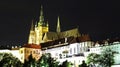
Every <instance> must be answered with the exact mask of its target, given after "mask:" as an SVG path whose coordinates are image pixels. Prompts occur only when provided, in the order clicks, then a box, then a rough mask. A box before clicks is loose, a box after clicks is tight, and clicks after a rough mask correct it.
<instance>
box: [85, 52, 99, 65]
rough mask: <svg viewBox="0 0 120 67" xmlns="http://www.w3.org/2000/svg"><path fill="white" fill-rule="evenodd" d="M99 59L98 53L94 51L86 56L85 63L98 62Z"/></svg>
mask: <svg viewBox="0 0 120 67" xmlns="http://www.w3.org/2000/svg"><path fill="white" fill-rule="evenodd" d="M99 59H100V55H99V54H96V53H91V54H89V55H88V56H87V64H90V63H91V62H92V63H94V64H95V63H98V62H99Z"/></svg>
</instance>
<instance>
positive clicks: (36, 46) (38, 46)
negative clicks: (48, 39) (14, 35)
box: [23, 44, 41, 49]
mask: <svg viewBox="0 0 120 67" xmlns="http://www.w3.org/2000/svg"><path fill="white" fill-rule="evenodd" d="M23 47H27V48H35V49H41V45H36V44H25V45H23Z"/></svg>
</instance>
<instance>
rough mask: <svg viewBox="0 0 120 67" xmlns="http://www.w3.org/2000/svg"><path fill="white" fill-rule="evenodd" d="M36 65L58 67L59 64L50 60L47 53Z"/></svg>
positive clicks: (52, 59)
mask: <svg viewBox="0 0 120 67" xmlns="http://www.w3.org/2000/svg"><path fill="white" fill-rule="evenodd" d="M38 64H39V67H42V66H44V67H58V64H59V62H57V61H56V60H55V59H54V58H52V57H51V54H50V53H47V54H44V55H42V57H41V58H40V60H39V63H38Z"/></svg>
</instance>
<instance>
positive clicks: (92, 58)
mask: <svg viewBox="0 0 120 67" xmlns="http://www.w3.org/2000/svg"><path fill="white" fill-rule="evenodd" d="M102 50H103V51H102V52H101V54H96V53H91V54H89V55H88V57H87V63H88V64H90V63H91V62H92V63H94V64H99V65H102V66H103V67H111V65H113V64H114V55H115V54H116V53H117V52H116V51H113V50H112V49H111V48H110V47H106V48H104V49H102Z"/></svg>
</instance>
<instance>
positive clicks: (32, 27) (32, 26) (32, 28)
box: [31, 20, 34, 31]
mask: <svg viewBox="0 0 120 67" xmlns="http://www.w3.org/2000/svg"><path fill="white" fill-rule="evenodd" d="M33 30H34V25H33V20H32V23H31V31H33Z"/></svg>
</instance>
